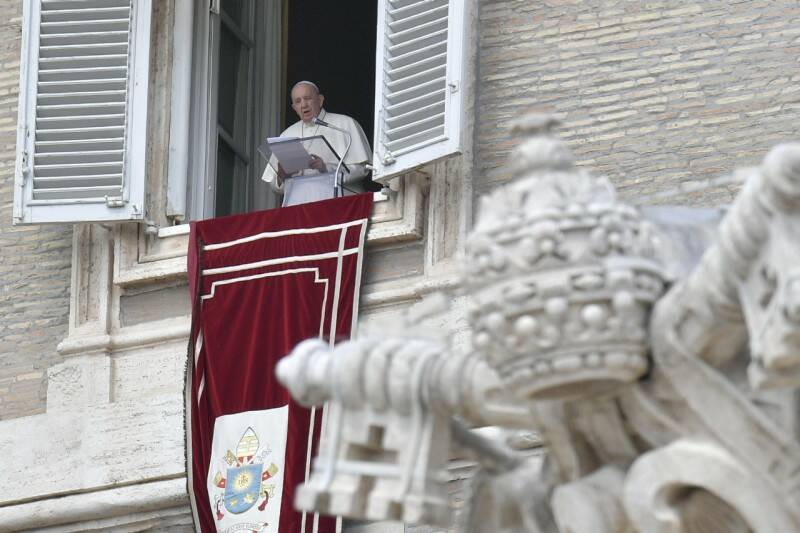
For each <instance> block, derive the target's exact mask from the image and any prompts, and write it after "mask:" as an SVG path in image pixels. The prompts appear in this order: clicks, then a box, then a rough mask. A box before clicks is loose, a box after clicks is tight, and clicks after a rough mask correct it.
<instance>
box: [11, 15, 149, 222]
mask: <svg viewBox="0 0 800 533" xmlns="http://www.w3.org/2000/svg"><path fill="white" fill-rule="evenodd" d="M151 2H152V0H80V1H79V0H25V3H24V7H23V37H22V61H21V73H20V78H21V79H20V96H19V122H18V131H17V150H18V151H17V165H16V169H15V188H14V223H15V224H26V223H45V222H78V221H80V222H88V221H115V220H136V219H142V218H143V216H144V214H143V211H144V198H145V152H146V143H147V132H146V128H147V96H148V95H147V92H148V71H149V61H150V50H149V48H150V19H151V12H152V4H151Z"/></svg>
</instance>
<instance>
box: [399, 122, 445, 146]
mask: <svg viewBox="0 0 800 533" xmlns="http://www.w3.org/2000/svg"><path fill="white" fill-rule="evenodd" d="M442 135H444V125H438V126H434V127H433V128H430V129H427V130H424V131H420V132H419V133H416V134H414V135H411V136H409V137H405V138H403V139H398V140H396V141H390V142H389V143H387V144H388V146H389V149H390V150H393V151H398V152H399V151H400V150H411V149H415V148H419V147H422V146H426V145H429V144H431V143H432V142H434V141H433V140H434V139H436V138H437V137H441V136H442Z"/></svg>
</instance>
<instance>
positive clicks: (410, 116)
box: [386, 98, 444, 128]
mask: <svg viewBox="0 0 800 533" xmlns="http://www.w3.org/2000/svg"><path fill="white" fill-rule="evenodd" d="M439 113H444V98H441V99H438V100H437V101H435V102H434V103H432V104H429V105H426V106H424V107H417V106H414V107H412V108H410V109H409V111H407V112H405V113H397V114H394V113H393V114H392V115H391V117H390V118H387V119H386V122H387V123H388V124H389V125H391V126H392V127H393V128H394V127H399V126H401V125H403V124H407V123H410V122H414V121H416V120H420V119H422V118H423V117H427V116H431V115H432V114H439Z"/></svg>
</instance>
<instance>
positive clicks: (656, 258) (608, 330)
mask: <svg viewBox="0 0 800 533" xmlns="http://www.w3.org/2000/svg"><path fill="white" fill-rule="evenodd" d="M555 125H556V122H555V120H554V119H553V118H552V117H550V116H547V115H532V116H528V117H525V118H523V119H521V120H520V121H519V123H518V124H517V125H516V126H515V129H514V131H515V132H516V133H519V134H522V135H523V136H524V138H523V140H522V142H521V143H520V145H519V146H518V147H517V148H516V150H515V151H514V153H513V154H512V157H511V161H510V164H511V166H512V170H513V172H514V175H515V177H514V180H513V181H512V182H511V183H510V184H509V185H507V186H505V187H502V188H499V189H497V190H495V191H494V192H492V193H491V194H490V195H488V196H487V197H486V198H484V199H483V203H482V206H481V209H480V213H479V218H478V221H477V223H476V225H475V228H474V229H473V231H472V233H471V235H470V236H469V238H468V243H467V250H466V257H465V259H464V270H463V280H462V283H461V286H460V297H461V298H463V299H465V300H466V301H467V315H468V320H469V325H470V329H471V331H472V338H471V342H470V343H468V344H469V347H468V348H467V349H461V348H459V347H458V346H456V345H455V343H454V342H453V340H452V338H451V335H449V334H448V332H447V331H436V330H434V331H433V332H431V329H432V328H426V327H425V326H426V323H428V322H429V321H430V320H431V317H432V316H433V315H436V314H437V313H439V312H440V311H441V307H442V306H443V305H446V303H447V302H446V301H444V300H446V298H445V297H440V298H439V300H438V301H436V300H435V299H434V300H433V301H429V302H425V303H424V304H423V305H421V306H420V307H419V308H418V309H416V310H414V311H413V312H412V313H411V314H410V315H409V317H408V320H407V323H406V324H404V328H403V330H402V331H403V332H402V333H398V334H396V335H383V336H365V337H362V338H360V339H358V340H354V341H351V342H346V343H342V344H340V345H338V346H336V347H335V348H334V349H333V350H330V349H328V347H327V344H325V343H323V342H321V341H317V340H309V341H306V342H304V343H302V344H301V345H299V346H298V347H297V348H296V349H295V350H294V351H293V353H292V354H291V355H290V356H289V357H287V358H285V359H284V360H283V361H282V362H281V364H280V365H279V367H278V375H279V378H280V379H281V381H282V382H283V383H284V384H286V386H287V387H288V388H289V389H290V390H291V392H292V394H293V396H294V397H295V398H297V399H298V400H299V401H300V402H302V403H304V404H306V405H321V404H323V403H324V402H328V415H327V416H328V431H327V434H326V436H325V439H324V442H323V444H322V445H321V449H320V454H319V457H318V458H317V459H316V461H315V464H314V469H313V475H312V477H311V479H310V481H309V482H308V483H307V484H305V485H303V486H301V487H300V488H299V490H298V493H297V497H296V502H295V503H296V505H297V506H298V507H299V508H301V509H304V510H317V511H321V512H323V513H330V514H339V515H344V516H349V517H354V518H361V519H367V520H402V521H404V522H408V523H429V524H434V525H446V524H447V523H448V522H449V520H450V505H449V503H448V499H447V493H446V490H445V486H444V480H445V477H444V474H445V473H446V468H447V464H448V459H449V457H450V453H451V449H452V447H454V446H457V447H460V448H462V449H466V450H469V451H470V452H471V453H472V454H473V455H474V457H475V458H476V459H477V460H478V461H479V463H480V464H481V465H482V468H483V471H484V476H483V479H485V480H486V482H485V483H483V484H482V486H481V488H480V490H476V493H475V494H476V496H475V501H474V502H473V505H472V510H471V513H470V514H469V517H468V519H467V522H468V524H467V527H468V528H469V529H470V530H471V531H476V532H477V531H497V532H498V533H522V532H542V533H544V532H555V531H559V532H562V533H563V532H571V533H581V532H608V533H612V532H613V533H624V532H634V531H635V532H642V533H659V532H665V533H666V532H680V531H689V532H691V531H696V532H708V531H733V532H739V531H742V532H746V531H754V532H757V533H762V532H783V531H800V446H799V445H798V443H797V441H796V439H795V435H794V434H793V428H792V427H787V426H791V423H787V422H786V417H783V418H781V417H775V416H771V415H772V413H771V412H770V411H769V410H768V409H765V408H763V407H762V406H761V404H760V403H759V402H757V401H755V400H754V398H753V396H754V394H756V393H757V391H759V390H762V389H766V388H780V389H784V391H785V392H784V396H786V397H789V398H790V401H791V397H792V396H791V395H792V393H793V391H792V389H794V388H796V387H797V386H798V385H800V145H782V146H779V147H777V148H775V149H774V150H772V151H771V152H770V153H769V155H768V156H767V157H766V159H765V160H764V162H763V164H762V165H761V166H760V167H759V168H756V169H753V170H752V175H751V176H750V177H749V179H748V180H747V182H746V185H745V187H744V189H743V190H742V192H741V194H740V195H739V197H738V199H737V200H736V202H735V203H734V205H733V206H732V207H731V209H730V210H729V212H728V213H727V215H726V217H725V219H724V220H723V222H722V223H721V225H720V226H719V230H718V236H717V238H716V241H715V242H714V243H712V244H711V245H710V246H709V247H708V249H707V250H706V251H705V253H704V255H703V257H702V259H701V260H700V261H699V263H698V264H697V265H690V264H683V265H681V268H678V269H675V268H670V267H669V263H670V261H673V262H674V260H675V257H676V256H679V255H680V254H677V253H676V252H675V251H676V250H678V249H679V248H680V247H681V246H682V243H681V242H677V241H676V239H675V238H674V237H673V236H671V234H670V233H669V232H668V231H662V229H659V227H657V226H656V225H654V224H653V223H651V222H649V221H648V220H646V219H645V218H644V217H643V215H642V211H641V210H638V209H636V208H634V207H631V206H628V205H625V204H623V203H620V202H619V201H617V199H616V197H615V193H614V190H613V187H612V186H611V184H610V183H609V181H608V180H607V179H605V178H601V177H594V176H592V175H591V174H590V173H588V172H586V171H584V170H582V169H579V168H576V167H575V166H574V165H573V160H572V155H571V153H570V152H569V150H568V148H567V147H566V145H565V144H564V143H563V142H562V141H560V140H559V139H557V138H556V137H555V136H554V134H553V133H552V130H553V127H554V126H555ZM676 222H678V221H677V220H676ZM684 263H686V261H684ZM681 272H688V274H680V273H681ZM676 273H678V274H676ZM676 276H679V277H676ZM790 411H791V412H794V410H793V409H790ZM477 426H499V427H503V428H519V429H529V430H533V431H535V432H537V433H538V435H540V437H541V439H542V440H543V442H544V445H545V447H546V449H547V454H546V459H545V462H544V465H543V466H537V465H534V464H533V463H532V462H531V461H529V460H527V459H526V458H525V457H524V456H521V455H518V454H515V453H514V452H513V451H512V450H511V449H509V448H508V447H507V446H506V444H505V442H503V441H501V440H493V439H487V438H485V437H482V436H480V435H478V434H476V433H475V432H473V431H471V430H470V428H472V427H477ZM478 494H482V496H481V497H482V498H488V500H487V501H491V505H488V504H486V502H485V501H484V502H483V504H481V502H479V501H477V500H478Z"/></svg>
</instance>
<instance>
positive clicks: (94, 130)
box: [36, 124, 125, 143]
mask: <svg viewBox="0 0 800 533" xmlns="http://www.w3.org/2000/svg"><path fill="white" fill-rule="evenodd" d="M124 133H125V129H124V127H123V125H122V124H119V125H115V126H108V127H88V128H66V129H47V130H44V129H43V130H36V138H37V139H40V140H41V141H54V142H59V143H61V142H70V141H77V140H86V139H95V140H97V139H98V136H102V135H105V136H104V137H99V138H100V139H116V138H119V136H121V135H123V134H124Z"/></svg>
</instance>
